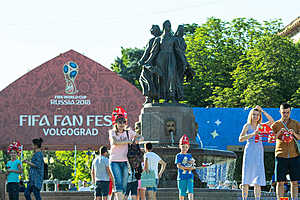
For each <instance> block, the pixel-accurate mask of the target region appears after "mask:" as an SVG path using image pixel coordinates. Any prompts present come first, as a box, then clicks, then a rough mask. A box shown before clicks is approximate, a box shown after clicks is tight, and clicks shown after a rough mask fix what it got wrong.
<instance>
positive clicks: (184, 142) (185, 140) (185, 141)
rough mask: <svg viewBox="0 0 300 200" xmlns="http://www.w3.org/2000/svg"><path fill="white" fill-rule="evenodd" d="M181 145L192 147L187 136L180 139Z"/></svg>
mask: <svg viewBox="0 0 300 200" xmlns="http://www.w3.org/2000/svg"><path fill="white" fill-rule="evenodd" d="M179 144H188V145H190V140H189V138H188V136H186V135H185V134H184V135H183V136H182V137H181V138H180V140H179Z"/></svg>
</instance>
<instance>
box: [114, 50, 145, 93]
mask: <svg viewBox="0 0 300 200" xmlns="http://www.w3.org/2000/svg"><path fill="white" fill-rule="evenodd" d="M121 53H122V56H121V58H119V57H117V58H116V59H115V61H114V63H113V64H112V65H111V70H112V71H114V72H116V73H118V74H119V75H120V76H121V77H122V78H124V79H126V80H127V81H128V82H130V83H131V84H133V85H135V86H136V87H137V88H138V89H139V90H141V86H140V84H139V76H140V74H141V71H142V68H141V67H140V66H139V65H138V61H139V60H140V58H141V57H142V55H143V53H144V50H143V49H138V48H134V49H132V48H123V47H121Z"/></svg>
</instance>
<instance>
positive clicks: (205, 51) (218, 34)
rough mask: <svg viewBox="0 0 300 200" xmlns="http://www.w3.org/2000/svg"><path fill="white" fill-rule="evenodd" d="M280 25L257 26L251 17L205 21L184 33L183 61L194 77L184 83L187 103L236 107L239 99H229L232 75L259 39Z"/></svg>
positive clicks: (275, 22) (272, 22)
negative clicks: (186, 59)
mask: <svg viewBox="0 0 300 200" xmlns="http://www.w3.org/2000/svg"><path fill="white" fill-rule="evenodd" d="M280 25H281V23H280V21H271V22H264V24H261V23H259V22H258V21H256V20H255V19H252V18H251V19H245V18H237V19H234V20H232V21H231V22H224V21H222V20H220V19H217V18H209V19H208V20H207V22H206V23H204V24H202V25H200V26H199V27H198V28H196V30H195V32H194V33H193V34H188V35H187V36H186V42H187V58H188V61H189V63H190V64H191V66H192V68H193V69H194V70H195V72H196V76H195V78H194V80H193V81H192V82H190V83H186V87H185V98H186V100H187V102H188V103H190V104H192V105H194V106H201V107H207V106H209V107H214V106H225V107H227V106H230V107H232V106H234V107H236V106H240V105H241V103H240V99H239V98H237V97H236V96H232V94H233V92H234V91H233V90H232V87H233V86H232V85H233V82H234V79H233V77H232V72H233V71H234V70H235V69H236V67H237V63H238V62H239V61H240V58H241V57H242V56H243V55H245V54H246V52H247V51H248V50H249V49H250V47H251V46H253V45H254V44H256V43H257V42H258V41H259V38H260V37H262V36H264V35H270V34H274V33H276V32H277V31H278V30H279V28H280Z"/></svg>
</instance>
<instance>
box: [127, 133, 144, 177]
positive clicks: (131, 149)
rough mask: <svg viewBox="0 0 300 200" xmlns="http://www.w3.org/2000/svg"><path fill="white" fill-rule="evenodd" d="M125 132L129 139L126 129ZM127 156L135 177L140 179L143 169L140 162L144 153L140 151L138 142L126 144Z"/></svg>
mask: <svg viewBox="0 0 300 200" xmlns="http://www.w3.org/2000/svg"><path fill="white" fill-rule="evenodd" d="M126 134H127V138H128V139H129V135H128V131H126ZM127 158H128V162H129V164H130V167H131V169H132V170H134V174H135V178H136V179H137V180H140V179H141V173H142V171H143V169H142V162H143V160H144V153H143V152H142V151H141V149H140V146H139V144H137V143H135V142H133V143H132V144H128V152H127Z"/></svg>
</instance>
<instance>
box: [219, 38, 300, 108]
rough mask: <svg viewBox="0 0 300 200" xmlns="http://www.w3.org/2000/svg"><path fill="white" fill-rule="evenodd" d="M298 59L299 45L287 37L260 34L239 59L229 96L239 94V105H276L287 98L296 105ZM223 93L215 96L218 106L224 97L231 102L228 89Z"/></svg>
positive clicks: (222, 102)
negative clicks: (261, 35)
mask: <svg viewBox="0 0 300 200" xmlns="http://www.w3.org/2000/svg"><path fill="white" fill-rule="evenodd" d="M299 58H300V54H299V48H298V49H297V47H296V45H295V44H293V43H292V42H291V41H290V40H288V39H287V38H283V37H279V36H277V35H268V36H263V37H261V38H260V39H259V40H258V41H257V43H256V44H254V45H253V46H252V47H251V49H249V50H248V51H247V52H246V54H245V55H244V56H241V59H240V60H239V61H238V62H237V68H236V69H235V70H234V71H233V72H232V77H233V80H234V82H233V85H232V86H233V90H231V91H229V92H230V95H233V96H235V97H239V99H240V105H239V106H248V107H250V106H254V105H256V104H259V105H262V106H264V107H277V106H278V105H279V104H280V103H282V102H285V101H286V102H290V103H292V104H295V105H296V103H297V89H298V88H299V79H300V68H299ZM220 94H221V95H219V96H218V99H217V98H214V100H215V102H214V103H215V104H216V105H219V104H221V105H224V101H223V100H225V99H226V100H225V101H228V97H229V94H228V93H226V91H225V92H224V91H223V93H220ZM298 105H299V104H298ZM225 106H230V104H229V105H225Z"/></svg>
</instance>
